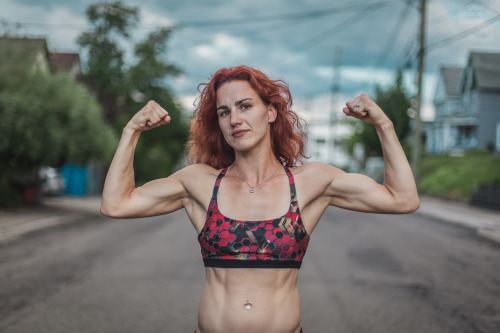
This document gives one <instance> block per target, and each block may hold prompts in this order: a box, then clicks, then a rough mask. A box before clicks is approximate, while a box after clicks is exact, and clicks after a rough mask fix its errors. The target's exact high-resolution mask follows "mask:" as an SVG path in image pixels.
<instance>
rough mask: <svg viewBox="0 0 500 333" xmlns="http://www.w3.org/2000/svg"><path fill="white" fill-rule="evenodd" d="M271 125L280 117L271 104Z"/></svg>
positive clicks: (269, 113)
mask: <svg viewBox="0 0 500 333" xmlns="http://www.w3.org/2000/svg"><path fill="white" fill-rule="evenodd" d="M267 112H268V115H269V124H271V123H274V121H275V120H276V117H277V116H278V111H276V109H275V108H274V106H272V105H271V104H269V105H268V111H267Z"/></svg>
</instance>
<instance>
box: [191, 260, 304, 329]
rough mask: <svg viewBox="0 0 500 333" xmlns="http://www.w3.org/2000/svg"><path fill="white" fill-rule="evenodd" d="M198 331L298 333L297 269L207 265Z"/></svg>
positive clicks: (298, 299) (298, 298) (298, 297)
mask: <svg viewBox="0 0 500 333" xmlns="http://www.w3.org/2000/svg"><path fill="white" fill-rule="evenodd" d="M206 274H207V279H206V283H205V287H204V289H203V294H202V297H201V302H200V309H199V312H198V328H197V330H196V332H197V333H226V332H227V333H238V332H248V333H253V332H255V333H267V332H269V333H271V332H272V333H299V332H300V296H299V291H298V289H297V278H298V276H299V270H298V269H296V268H215V267H207V268H206Z"/></svg>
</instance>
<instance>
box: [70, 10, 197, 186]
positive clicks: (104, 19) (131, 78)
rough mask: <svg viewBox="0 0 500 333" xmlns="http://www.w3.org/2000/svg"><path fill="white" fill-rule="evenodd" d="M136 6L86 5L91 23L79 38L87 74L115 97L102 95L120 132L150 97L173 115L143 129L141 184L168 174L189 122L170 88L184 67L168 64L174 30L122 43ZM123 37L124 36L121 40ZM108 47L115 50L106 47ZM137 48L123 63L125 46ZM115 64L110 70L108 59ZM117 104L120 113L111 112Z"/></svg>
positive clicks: (134, 18) (137, 165) (103, 91)
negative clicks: (168, 120)
mask: <svg viewBox="0 0 500 333" xmlns="http://www.w3.org/2000/svg"><path fill="white" fill-rule="evenodd" d="M138 15H139V11H138V9H137V8H134V7H128V6H126V5H124V4H122V3H121V2H119V1H118V2H113V3H97V4H94V5H91V6H90V7H89V9H88V10H87V16H88V18H89V21H90V23H91V25H92V28H91V30H90V31H87V32H84V33H83V34H82V35H80V37H79V38H78V43H79V44H80V45H81V46H82V47H84V48H85V49H86V50H87V51H88V54H89V56H88V59H89V61H88V63H87V67H88V73H87V74H86V75H85V77H86V80H88V82H89V84H90V85H91V86H92V87H93V88H94V89H95V90H96V92H97V94H98V95H99V96H103V95H106V96H108V97H109V96H112V97H113V98H108V99H107V100H106V99H102V98H101V99H100V101H101V102H102V103H103V106H104V108H106V109H107V113H108V114H112V115H113V116H112V117H111V119H113V120H114V125H115V128H116V129H117V131H120V132H121V129H122V128H123V126H125V124H126V123H127V121H128V120H129V119H130V118H131V116H132V115H133V114H135V113H136V112H138V111H139V110H140V109H141V108H142V107H144V105H145V104H146V102H147V101H148V100H155V101H156V102H157V103H159V104H160V105H161V106H162V107H164V108H165V109H166V110H167V111H168V112H169V114H170V116H171V117H172V123H171V124H169V125H168V126H165V127H161V128H158V129H154V130H152V131H148V132H145V133H143V134H142V136H141V140H140V141H139V144H138V146H137V149H136V153H135V161H134V162H135V163H134V168H135V177H136V181H137V182H138V183H143V182H145V181H148V180H151V179H153V178H159V177H165V176H167V175H169V174H170V173H171V172H172V170H173V168H174V166H175V165H176V163H177V161H178V159H179V157H180V156H181V154H182V153H183V150H184V148H183V147H184V143H185V140H186V137H187V130H188V126H187V121H186V119H183V116H182V112H181V107H180V105H179V104H178V103H176V102H175V98H174V95H173V93H172V91H171V90H170V89H169V88H168V85H167V80H168V78H169V77H173V76H176V75H178V74H179V73H180V70H179V69H178V68H177V67H175V66H174V65H172V64H170V63H168V62H167V61H166V60H165V58H166V51H167V42H168V39H169V37H170V35H171V33H172V29H169V28H159V29H157V30H154V31H152V32H150V33H149V34H148V35H147V36H146V37H145V39H144V40H143V41H141V42H138V43H137V44H135V45H133V44H132V43H129V44H127V43H123V41H128V40H127V39H126V38H127V37H128V36H129V35H130V34H131V33H132V31H133V28H134V26H135V24H136V23H137V22H138ZM119 41H122V42H121V43H120V42H119ZM103 47H104V48H106V47H107V48H108V49H109V50H111V51H112V52H111V54H108V53H107V52H102V50H103ZM126 47H129V48H130V49H131V50H133V57H131V60H130V62H129V63H125V62H124V60H123V59H124V57H123V55H124V54H125V53H126V51H125V48H126ZM110 63H111V64H116V66H114V67H112V68H111V69H109V70H108V69H106V67H107V66H108V64H110ZM113 108H115V109H119V110H120V113H118V112H116V111H113Z"/></svg>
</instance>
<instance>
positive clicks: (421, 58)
mask: <svg viewBox="0 0 500 333" xmlns="http://www.w3.org/2000/svg"><path fill="white" fill-rule="evenodd" d="M425 8H426V0H420V36H419V45H420V47H419V51H418V76H417V84H418V88H417V89H418V90H417V97H416V103H415V111H416V112H415V132H414V134H413V147H412V158H411V168H412V170H413V176H414V177H415V181H417V182H418V177H419V164H420V150H421V147H422V142H421V141H422V139H421V133H422V119H421V117H420V114H421V109H422V81H423V74H424V62H425V12H426V9H425Z"/></svg>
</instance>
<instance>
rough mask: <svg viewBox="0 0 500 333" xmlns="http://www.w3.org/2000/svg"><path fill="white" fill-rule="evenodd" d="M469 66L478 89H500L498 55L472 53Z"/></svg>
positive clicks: (499, 56) (499, 57)
mask: <svg viewBox="0 0 500 333" xmlns="http://www.w3.org/2000/svg"><path fill="white" fill-rule="evenodd" d="M469 65H470V66H472V69H473V70H474V76H475V78H476V83H477V86H478V87H479V88H480V89H500V53H480V52H472V53H471V54H470V58H469Z"/></svg>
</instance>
